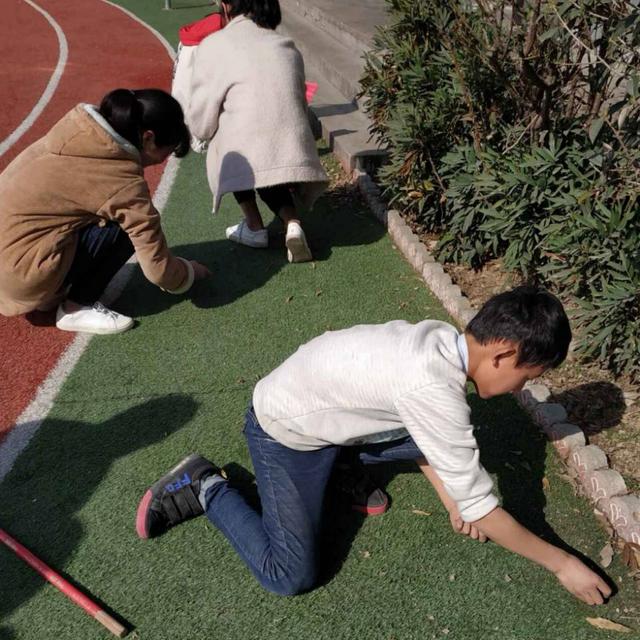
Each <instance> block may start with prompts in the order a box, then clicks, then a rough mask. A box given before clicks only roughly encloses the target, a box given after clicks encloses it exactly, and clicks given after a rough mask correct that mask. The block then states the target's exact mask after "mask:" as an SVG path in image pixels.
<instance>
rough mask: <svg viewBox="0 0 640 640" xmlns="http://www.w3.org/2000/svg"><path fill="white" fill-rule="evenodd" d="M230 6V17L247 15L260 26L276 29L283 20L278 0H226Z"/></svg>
mask: <svg viewBox="0 0 640 640" xmlns="http://www.w3.org/2000/svg"><path fill="white" fill-rule="evenodd" d="M224 3H225V4H226V5H227V6H228V7H229V18H231V19H233V18H235V17H236V16H240V15H245V16H248V17H249V18H251V19H252V20H253V21H254V22H255V23H256V24H257V25H258V26H259V27H263V28H264V29H275V28H276V27H277V26H278V25H279V24H280V21H281V20H282V13H281V11H280V2H278V0H224Z"/></svg>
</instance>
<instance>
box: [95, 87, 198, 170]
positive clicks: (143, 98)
mask: <svg viewBox="0 0 640 640" xmlns="http://www.w3.org/2000/svg"><path fill="white" fill-rule="evenodd" d="M98 111H99V112H100V115H101V116H102V117H103V118H104V119H105V120H106V121H107V122H108V123H109V124H110V125H111V126H112V127H113V128H114V130H115V131H116V132H117V133H119V134H120V135H121V136H122V137H123V138H124V139H125V140H128V141H129V142H130V143H131V144H132V145H133V146H134V147H136V148H137V149H142V134H143V133H144V132H145V131H153V134H154V136H155V144H156V146H157V147H173V153H174V154H175V155H176V156H178V158H181V157H183V156H185V155H186V154H187V153H188V152H189V143H190V141H191V135H190V133H189V129H188V128H187V125H186V124H185V123H184V114H183V113H182V107H181V106H180V103H179V102H178V101H177V100H176V99H175V98H174V97H173V96H171V95H169V94H168V93H167V92H166V91H162V89H137V90H135V91H133V90H131V89H115V90H114V91H111V92H110V93H108V94H107V95H106V96H105V97H104V98H102V102H101V103H100V107H99V109H98Z"/></svg>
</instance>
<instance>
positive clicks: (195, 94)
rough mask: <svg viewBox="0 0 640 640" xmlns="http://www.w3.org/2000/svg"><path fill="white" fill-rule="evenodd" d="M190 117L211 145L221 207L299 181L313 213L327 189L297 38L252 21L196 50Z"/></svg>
mask: <svg viewBox="0 0 640 640" xmlns="http://www.w3.org/2000/svg"><path fill="white" fill-rule="evenodd" d="M192 64H193V68H192V71H191V91H190V92H189V95H188V96H187V98H186V99H187V100H188V104H187V108H186V110H185V111H186V120H187V124H188V125H189V128H190V129H191V133H192V134H193V135H194V136H195V138H198V139H200V140H210V141H211V142H210V144H209V150H208V152H207V175H208V179H209V186H210V187H211V191H212V193H213V208H214V211H215V210H217V208H218V206H219V203H220V198H221V197H222V195H223V194H225V193H229V192H232V191H243V190H246V189H253V188H255V187H268V186H272V185H277V184H285V183H294V185H295V186H294V197H295V198H296V204H299V205H300V206H302V207H304V208H311V207H312V206H313V203H314V202H315V200H316V199H317V198H318V196H319V195H320V194H321V193H322V192H323V191H324V190H325V189H326V187H327V175H326V173H325V171H324V169H323V168H322V165H321V164H320V159H319V157H318V151H317V149H316V144H315V140H314V138H313V133H312V131H311V127H310V125H309V117H308V113H307V103H306V99H305V92H306V90H305V84H304V80H305V78H304V64H303V61H302V56H301V55H300V52H299V51H298V50H297V49H296V47H295V45H294V44H293V41H292V40H291V39H290V38H286V37H284V36H282V35H280V34H278V33H276V32H275V31H272V30H271V29H263V28H260V27H258V26H257V25H256V24H255V23H254V22H252V21H251V20H250V19H249V18H247V17H246V16H238V17H236V18H234V19H233V20H232V21H231V22H230V23H229V24H228V25H227V26H226V27H225V28H224V29H222V30H221V31H218V32H216V33H214V34H212V35H210V36H208V37H207V38H205V39H204V40H203V41H202V42H201V43H200V45H198V48H197V50H196V52H195V56H194V58H193V63H192Z"/></svg>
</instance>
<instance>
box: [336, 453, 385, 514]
mask: <svg viewBox="0 0 640 640" xmlns="http://www.w3.org/2000/svg"><path fill="white" fill-rule="evenodd" d="M333 484H334V486H335V487H336V489H337V490H338V491H340V492H341V493H343V494H346V495H347V496H348V498H349V500H350V502H351V509H352V510H353V511H357V512H358V513H363V514H364V515H366V516H379V515H382V514H383V513H385V511H387V509H388V508H389V496H387V494H386V493H385V492H384V491H383V490H382V489H380V488H379V487H376V485H375V484H374V483H373V481H372V480H371V478H370V477H369V474H368V473H367V472H366V471H365V470H364V468H362V466H359V465H355V466H350V465H342V464H338V465H336V469H335V470H334V476H333Z"/></svg>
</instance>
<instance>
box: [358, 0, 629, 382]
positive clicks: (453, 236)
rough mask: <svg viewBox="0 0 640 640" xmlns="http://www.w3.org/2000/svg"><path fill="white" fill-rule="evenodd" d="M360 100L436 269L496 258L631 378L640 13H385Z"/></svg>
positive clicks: (554, 6) (457, 7) (573, 8)
mask: <svg viewBox="0 0 640 640" xmlns="http://www.w3.org/2000/svg"><path fill="white" fill-rule="evenodd" d="M389 5H390V10H391V12H392V16H393V21H392V24H391V25H390V26H389V27H388V28H385V29H381V30H379V32H378V34H377V37H376V39H375V43H374V49H373V52H372V53H371V54H370V55H369V56H368V58H367V64H366V71H365V77H364V79H363V90H364V92H365V93H366V95H367V97H368V103H367V104H368V106H367V110H368V113H369V115H370V116H371V117H372V120H373V123H374V124H373V127H372V133H373V134H374V135H375V136H377V138H378V139H379V140H380V141H381V142H382V143H384V144H386V145H388V146H389V147H390V149H391V155H390V162H389V163H388V165H387V166H386V167H385V168H384V169H383V170H382V171H381V173H380V176H379V177H380V181H381V183H382V184H383V186H385V188H386V192H387V194H388V195H389V197H390V200H391V202H392V203H393V204H395V205H396V206H397V207H398V208H400V209H401V210H402V211H403V212H404V213H405V215H407V216H408V217H409V218H411V219H413V220H414V221H416V222H418V223H419V224H420V225H421V226H422V227H423V228H425V229H426V230H428V231H436V232H438V233H439V234H440V236H441V241H440V245H439V250H440V254H441V257H442V258H443V259H445V260H454V261H457V262H463V263H466V264H469V265H471V266H473V267H474V268H480V267H481V266H482V265H483V264H484V263H486V261H487V260H490V259H493V258H496V257H502V258H503V259H504V262H505V266H506V267H507V268H509V269H513V270H517V271H518V272H520V273H521V274H522V275H523V277H524V278H526V279H528V280H534V281H538V282H542V283H546V284H548V285H550V286H553V287H555V289H556V290H557V291H558V292H559V294H560V295H561V296H563V297H564V298H565V299H570V298H571V299H573V300H574V302H575V304H574V305H572V307H573V306H575V307H577V309H578V310H577V312H576V313H575V315H574V321H575V322H576V324H577V328H578V335H579V336H580V342H579V349H580V351H581V353H582V354H583V355H584V356H585V357H587V358H595V359H597V360H599V361H601V362H603V363H605V364H606V365H608V366H610V367H611V368H612V370H613V371H614V372H615V373H621V372H626V373H629V374H630V375H632V376H636V377H637V376H639V375H640V359H638V357H637V354H638V346H639V343H640V327H639V326H638V321H637V317H638V310H639V309H638V307H639V306H640V298H639V294H638V292H639V291H640V272H639V271H640V268H639V266H638V256H640V211H639V209H638V194H639V193H640V153H639V151H638V142H639V139H638V135H639V132H638V125H639V124H640V100H639V98H640V91H639V87H640V73H639V72H638V69H640V66H639V62H640V12H639V11H638V10H637V8H636V7H635V6H634V5H633V3H632V2H630V1H612V2H607V3H603V2H600V1H599V0H583V1H582V2H579V3H578V2H575V1H573V0H565V1H560V2H542V1H541V0H531V1H527V0H522V1H520V2H516V3H507V2H502V3H500V2H498V3H491V4H489V3H488V2H486V1H485V0H482V1H481V0H478V1H477V2H475V3H471V2H465V1H464V0H453V1H450V2H447V3H441V2H437V1H436V0H423V1H421V2H417V3H416V2H411V1H409V0H390V2H389Z"/></svg>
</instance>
